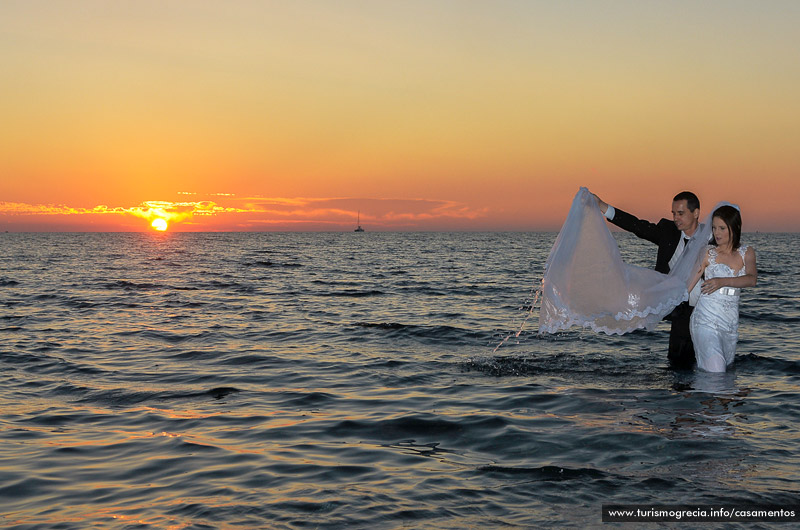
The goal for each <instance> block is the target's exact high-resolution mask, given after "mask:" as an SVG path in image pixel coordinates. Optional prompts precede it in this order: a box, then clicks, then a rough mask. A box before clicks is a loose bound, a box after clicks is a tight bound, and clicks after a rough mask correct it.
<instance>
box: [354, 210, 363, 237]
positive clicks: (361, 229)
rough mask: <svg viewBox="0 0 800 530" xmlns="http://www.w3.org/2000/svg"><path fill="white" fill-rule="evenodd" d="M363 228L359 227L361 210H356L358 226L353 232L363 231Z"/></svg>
mask: <svg viewBox="0 0 800 530" xmlns="http://www.w3.org/2000/svg"><path fill="white" fill-rule="evenodd" d="M363 231H364V229H363V228H361V210H359V211H358V228H356V229H355V230H353V232H363Z"/></svg>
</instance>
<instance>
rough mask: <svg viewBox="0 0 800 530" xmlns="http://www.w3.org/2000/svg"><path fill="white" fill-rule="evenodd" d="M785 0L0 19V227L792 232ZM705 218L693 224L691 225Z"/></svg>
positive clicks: (297, 8) (0, 13) (141, 0)
mask: <svg viewBox="0 0 800 530" xmlns="http://www.w3.org/2000/svg"><path fill="white" fill-rule="evenodd" d="M798 26H800V2H796V1H793V0H785V1H769V0H765V1H755V0H754V1H747V2H745V1H737V0H725V1H703V2H697V1H663V2H659V1H640V0H629V1H601V0H597V1H534V0H519V1H506V0H492V1H488V0H487V1H470V0H452V1H443V0H421V1H415V0H402V1H401V0H397V1H374V0H363V1H337V0H320V1H303V0H297V1H289V0H287V1H267V0H261V1H255V0H254V1H235V0H232V1H225V2H223V1H217V2H215V1H165V0H153V1H150V0H136V1H122V0H120V1H110V2H109V1H107V0H92V1H84V0H73V1H62V0H43V1H38V0H19V1H17V0H3V1H2V2H0V76H1V77H0V80H1V82H0V96H1V97H0V123H2V126H0V230H2V231H6V230H8V231H87V230H89V231H144V230H152V228H150V222H151V221H152V220H153V219H155V218H164V219H166V220H167V221H168V222H169V230H174V231H203V230H237V231H238V230H352V229H353V228H354V227H355V225H356V217H357V215H358V213H359V212H360V216H361V224H362V225H363V226H364V227H365V228H366V229H367V231H379V230H554V229H558V228H559V227H560V225H561V223H562V222H563V220H564V218H565V216H566V213H567V210H568V208H569V205H570V202H571V200H572V197H573V196H574V194H575V193H576V191H577V190H578V187H579V186H586V187H588V188H589V189H590V190H592V191H594V192H595V193H597V194H598V195H600V196H601V197H602V198H603V199H604V200H606V201H607V202H609V203H611V204H613V205H615V206H617V207H620V208H623V209H626V210H628V211H630V212H631V213H634V214H638V215H640V216H641V217H644V218H648V219H651V220H654V221H656V220H658V218H660V217H662V216H666V215H668V214H669V211H670V203H671V198H672V196H673V195H674V194H675V193H677V192H679V191H682V190H684V189H689V190H692V191H695V192H696V193H697V194H698V195H699V196H700V198H701V201H702V204H703V205H704V206H705V207H706V208H710V206H711V205H713V204H714V203H716V202H717V201H719V200H723V199H725V200H730V201H731V202H735V203H738V204H740V205H741V207H742V213H743V218H744V229H745V230H747V231H755V230H761V231H800V215H797V213H798V211H800V208H798V199H800V184H798V179H799V178H800V31H798V30H797V28H798ZM704 213H707V212H704Z"/></svg>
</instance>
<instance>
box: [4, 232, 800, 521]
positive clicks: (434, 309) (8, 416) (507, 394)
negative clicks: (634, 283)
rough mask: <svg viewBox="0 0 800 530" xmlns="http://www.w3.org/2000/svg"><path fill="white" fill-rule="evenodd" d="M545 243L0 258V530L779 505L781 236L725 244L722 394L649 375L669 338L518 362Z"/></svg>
mask: <svg viewBox="0 0 800 530" xmlns="http://www.w3.org/2000/svg"><path fill="white" fill-rule="evenodd" d="M617 237H618V238H619V241H620V246H621V249H622V251H623V255H624V257H625V258H626V259H627V260H628V261H630V262H632V263H637V264H640V265H643V266H651V265H652V262H653V260H654V258H655V248H654V247H653V246H652V245H650V244H648V243H646V242H643V241H640V240H638V239H636V238H634V237H632V236H630V235H629V234H618V235H617ZM554 239H555V234H551V233H480V234H473V233H372V232H366V233H361V234H356V233H314V234H309V233H299V234H298V233H255V234H254V233H214V234H180V233H146V234H144V233H143V234H63V233H62V234H18V233H6V234H0V266H1V267H2V268H1V269H0V348H1V349H0V382H2V385H0V526H2V527H3V528H17V529H28V528H58V529H85V528H153V529H156V528H158V529H183V528H186V529H205V528H221V529H242V528H277V529H305V528H321V529H327V528H370V529H384V528H386V529H392V528H429V529H450V528H452V529H465V528H481V529H486V528H540V527H558V528H585V527H590V528H591V527H609V526H612V527H613V526H615V525H613V524H608V523H606V524H603V523H601V506H602V504H611V503H637V504H648V503H659V504H679V503H687V502H692V503H703V504H714V503H716V504H724V505H737V504H786V505H797V504H798V499H800V478H799V477H800V456H799V454H800V453H799V452H798V442H800V429H798V426H800V354H799V353H798V352H800V331H798V329H800V303H799V302H800V297H799V296H798V291H797V288H798V280H799V279H800V265H798V263H800V260H799V259H798V258H800V255H798V248H800V235H798V234H746V235H745V237H744V238H743V239H744V241H745V242H746V243H747V244H751V245H754V246H755V248H756V249H757V251H758V261H759V270H760V275H759V285H758V286H757V287H755V288H751V289H747V290H745V292H744V293H743V296H742V299H741V321H740V341H739V351H738V353H737V358H736V361H735V364H734V370H733V371H731V372H729V373H727V374H717V375H713V374H702V373H697V372H694V371H684V372H676V371H673V370H671V369H669V368H668V367H667V364H666V347H667V337H668V330H667V326H666V325H663V327H660V328H659V329H657V330H655V331H652V332H645V331H640V332H635V333H632V334H629V335H625V336H622V337H618V336H614V337H609V336H605V335H596V334H593V333H591V332H587V331H583V330H578V329H574V330H569V331H567V332H564V333H560V334H557V335H553V336H543V337H539V336H538V335H537V333H536V329H537V322H538V320H537V314H536V307H535V306H534V307H533V312H531V311H530V308H531V307H530V306H531V303H532V301H533V296H534V291H533V290H534V288H535V287H536V286H537V285H538V282H539V281H540V279H541V273H542V267H543V264H544V261H545V260H546V258H547V255H548V252H549V250H550V247H551V245H552V244H553V241H554ZM520 330H521V332H520ZM517 332H520V333H519V336H514V335H515V334H516V333H517ZM498 345H500V347H499V348H497V346H498ZM665 526H666V525H665ZM726 527H731V528H736V527H738V526H737V524H735V523H731V524H729V525H727V526H726ZM741 527H743V528H744V527H745V526H741ZM746 527H747V528H762V527H763V528H768V527H769V525H768V524H767V523H762V524H760V525H759V524H755V525H753V524H748V525H747V526H746Z"/></svg>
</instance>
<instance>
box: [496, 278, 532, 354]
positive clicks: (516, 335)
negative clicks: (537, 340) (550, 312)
mask: <svg viewBox="0 0 800 530" xmlns="http://www.w3.org/2000/svg"><path fill="white" fill-rule="evenodd" d="M542 282H543V281H540V282H539V283H538V285H537V284H533V285H532V286H531V290H530V292H529V293H528V297H527V298H526V299H525V301H524V302H523V304H522V306H520V307H519V309H520V310H523V309H524V310H525V315H524V316H523V317H522V322H520V324H519V327H518V329H517V331H516V332H515V333H509V334H508V335H506V337H505V338H504V339H503V340H501V341H500V343H499V344H498V345H497V346H495V347H494V349H493V350H492V353H497V350H499V349H500V347H501V346H502V345H503V344H505V343H506V342H508V341H509V339H511V337H514V338H519V336H520V335H521V334H522V330H523V329H524V328H525V324H527V323H528V320H530V318H531V316H533V313H534V310H535V309H536V307H537V304H538V303H539V300H540V298H541V296H542ZM514 327H515V328H517V326H514Z"/></svg>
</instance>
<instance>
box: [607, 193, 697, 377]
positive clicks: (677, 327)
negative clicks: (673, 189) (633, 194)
mask: <svg viewBox="0 0 800 530" xmlns="http://www.w3.org/2000/svg"><path fill="white" fill-rule="evenodd" d="M595 198H596V199H597V205H598V206H599V207H600V211H601V212H603V214H604V215H605V216H606V218H607V219H608V220H609V221H611V222H612V223H614V224H615V225H617V226H618V227H620V228H622V229H623V230H627V231H628V232H632V233H633V234H635V235H636V236H638V237H640V238H642V239H646V240H647V241H650V242H652V243H655V244H656V245H658V254H657V256H656V267H655V269H656V270H657V271H658V272H661V273H664V274H667V273H668V272H669V271H670V269H671V268H672V267H674V266H675V264H676V263H677V261H678V258H680V256H681V254H682V253H683V250H684V248H685V247H686V242H687V241H688V240H689V239H690V238H691V237H692V236H693V235H694V233H695V232H696V231H697V227H698V222H699V219H700V201H699V200H698V198H697V195H695V194H694V193H692V192H690V191H683V192H681V193H679V194H677V195H676V196H675V198H674V199H672V221H670V220H669V219H661V220H660V221H659V222H658V224H654V223H651V222H650V221H644V220H641V219H637V218H636V217H634V216H633V215H631V214H629V213H627V212H623V211H622V210H620V209H619V208H614V207H613V206H610V205H608V204H606V203H605V202H603V201H602V200H601V199H600V197H598V196H597V195H595ZM700 283H701V282H698V283H697V285H696V286H695V288H694V289H693V290H692V292H691V293H689V301H688V302H683V303H682V304H681V305H679V306H678V307H676V308H675V309H674V310H673V311H672V313H670V314H669V315H667V316H666V317H665V318H666V319H667V320H671V321H672V326H671V328H670V331H669V352H668V353H667V358H668V359H669V363H670V366H672V367H673V368H677V369H688V368H691V367H692V365H693V364H694V361H695V357H694V346H693V345H692V336H691V335H690V333H689V318H690V317H691V316H692V310H693V309H694V305H695V304H696V303H697V299H698V298H699V296H700V289H699V287H700Z"/></svg>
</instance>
